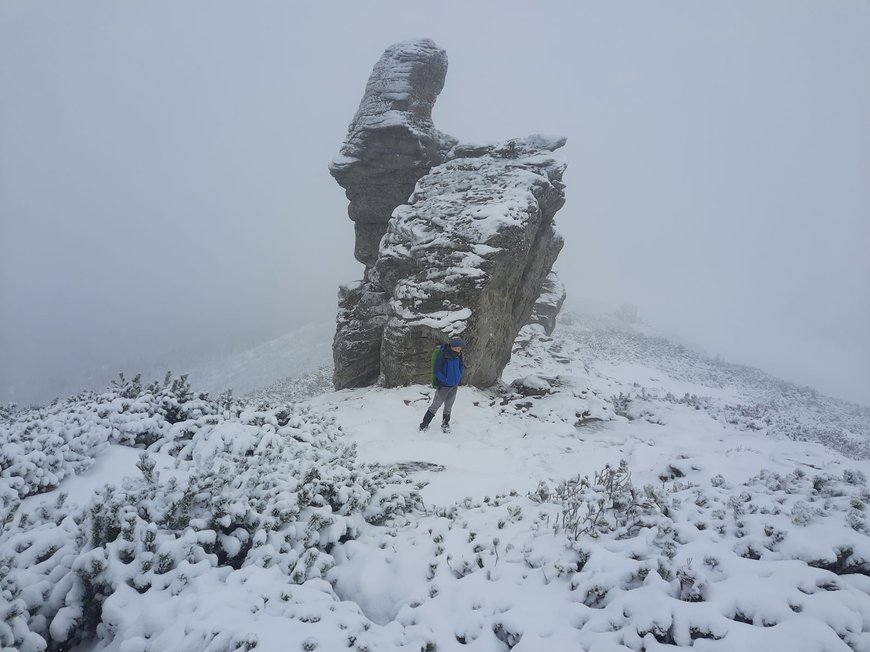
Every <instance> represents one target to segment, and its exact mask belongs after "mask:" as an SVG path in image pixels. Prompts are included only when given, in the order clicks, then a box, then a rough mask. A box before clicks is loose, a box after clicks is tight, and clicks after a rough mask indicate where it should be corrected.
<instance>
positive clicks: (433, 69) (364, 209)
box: [329, 39, 456, 267]
mask: <svg viewBox="0 0 870 652" xmlns="http://www.w3.org/2000/svg"><path fill="white" fill-rule="evenodd" d="M446 75H447V53H446V52H444V50H441V49H440V48H438V46H436V45H435V44H434V43H433V42H432V41H430V40H429V39H421V40H417V41H405V42H403V43H397V44H396V45H393V46H391V47H389V48H387V50H386V51H385V52H384V54H383V55H382V56H381V58H380V60H379V61H378V62H377V63H376V64H375V67H374V70H372V74H371V76H370V77H369V81H368V83H367V84H366V90H365V94H364V95H363V99H362V102H360V105H359V109H357V112H356V115H355V116H354V118H353V121H352V122H351V123H350V127H349V128H348V134H347V138H346V139H345V141H344V144H343V145H342V147H341V151H340V153H339V155H338V156H336V157H335V158H334V159H333V160H332V163H331V165H330V166H329V171H330V173H331V174H332V176H333V177H335V180H336V181H338V184H339V185H340V186H341V187H342V188H344V189H345V193H346V194H347V198H348V200H349V201H350V206H349V207H348V210H347V212H348V215H349V216H350V219H351V220H353V222H354V227H355V229H356V243H355V251H354V255H355V256H356V259H357V260H358V261H359V262H361V263H363V264H364V265H365V266H366V267H370V266H371V265H373V264H374V262H375V259H376V258H377V256H378V243H380V241H381V238H382V237H383V235H384V233H385V232H386V230H387V222H388V221H389V220H390V215H391V214H392V213H393V209H394V208H396V206H398V205H399V204H403V203H405V202H406V201H407V200H408V197H409V196H410V194H411V192H412V191H413V190H414V184H416V183H417V180H418V179H419V178H420V177H422V176H423V175H424V174H426V173H427V172H428V171H429V169H430V168H431V167H432V166H434V165H438V164H439V163H441V161H442V160H444V155H445V154H446V152H447V151H448V150H449V149H450V148H451V147H452V146H453V145H454V144H455V143H456V139H454V138H451V137H450V136H447V135H446V134H442V133H441V132H440V131H438V130H437V129H435V126H434V125H433V124H432V107H433V106H434V105H435V99H436V98H437V97H438V94H439V93H440V92H441V89H442V88H444V78H445V76H446Z"/></svg>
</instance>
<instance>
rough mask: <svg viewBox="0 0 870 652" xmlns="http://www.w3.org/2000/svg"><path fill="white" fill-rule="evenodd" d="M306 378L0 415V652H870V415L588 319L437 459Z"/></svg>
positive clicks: (560, 337)
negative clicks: (678, 650)
mask: <svg viewBox="0 0 870 652" xmlns="http://www.w3.org/2000/svg"><path fill="white" fill-rule="evenodd" d="M329 336H331V333H325V334H324V336H323V337H324V341H327V342H328V337H329ZM297 339H298V340H299V341H301V339H302V338H294V337H292V336H288V338H287V339H286V341H285V342H293V341H296V340H297ZM264 350H265V349H264ZM311 350H312V347H311V346H309V347H307V348H306V351H311ZM314 350H317V349H316V347H315V348H314ZM259 355H260V354H259V353H257V354H255V356H252V357H249V358H247V359H246V358H245V356H237V357H236V359H235V360H234V361H233V363H232V364H228V365H226V367H225V369H226V370H227V371H226V372H225V373H226V375H225V376H224V378H225V380H226V381H227V382H225V383H224V386H232V385H236V387H237V391H236V395H238V394H241V393H244V391H246V390H247V389H249V388H250V387H249V386H246V387H245V388H244V390H240V389H238V388H239V387H242V385H244V383H242V385H239V384H238V383H237V382H236V381H235V380H234V378H235V379H239V378H241V379H242V380H245V382H247V379H249V378H250V377H254V376H256V374H257V373H258V372H256V371H253V370H251V369H249V368H248V366H249V365H251V366H256V365H257V364H258V363H257V362H255V358H256V356H259ZM285 360H286V361H287V365H288V367H290V366H292V356H289V357H287V358H285ZM306 365H307V366H306ZM312 366H313V362H312V361H311V359H310V358H309V360H308V361H307V362H305V363H304V364H303V365H302V366H300V369H301V370H302V371H304V372H305V373H304V374H302V373H300V374H292V375H291V376H289V377H288V378H285V379H282V380H279V381H277V382H274V383H271V384H269V385H266V386H264V387H261V388H259V389H258V390H257V391H255V392H253V393H251V394H250V395H249V396H248V397H246V398H245V399H241V400H240V399H232V398H231V397H229V396H224V397H222V398H221V399H213V398H210V397H207V396H198V395H196V394H195V393H194V392H193V391H192V390H191V389H190V388H189V386H187V385H186V383H185V382H184V381H179V380H175V381H170V382H164V383H163V384H162V385H161V384H160V383H155V384H153V385H151V386H143V385H141V384H136V383H130V382H127V383H126V384H119V385H118V386H117V387H115V388H113V389H112V390H109V391H108V392H106V393H104V394H102V395H83V396H80V397H76V398H73V399H69V400H67V401H61V402H58V403H56V404H55V405H53V406H48V407H45V408H41V409H38V410H15V409H8V408H4V410H3V412H2V414H0V417H2V419H0V437H2V438H3V452H2V456H3V459H2V461H3V465H2V472H0V501H2V502H0V508H2V511H0V517H2V516H3V515H4V514H6V515H8V520H6V521H5V526H4V530H3V532H2V534H0V591H2V593H0V644H2V645H3V646H5V648H4V649H20V650H40V649H64V648H65V646H66V647H67V648H68V647H78V649H79V650H81V651H82V652H84V651H86V650H119V651H124V652H132V651H134V650H191V651H192V650H210V651H218V650H242V649H256V650H297V649H298V650H339V649H355V650H372V651H375V650H429V651H431V650H439V651H444V650H480V651H490V650H491V651H501V650H508V649H513V650H516V651H518V652H522V651H524V650H525V651H529V650H533V651H537V650H557V651H558V650H579V649H582V650H596V651H597V650H601V651H609V650H635V651H638V650H647V651H652V650H666V649H673V648H674V647H691V648H694V649H698V650H722V651H726V650H727V651H731V650H761V649H766V650H771V651H776V650H789V651H794V650H807V651H810V650H812V651H819V650H831V651H835V650H870V577H868V576H870V539H868V527H867V524H866V511H867V504H868V502H870V488H868V486H867V482H866V477H867V475H868V474H870V461H868V457H870V408H867V407H862V406H857V405H854V404H849V403H844V402H841V401H837V400H834V399H831V398H828V397H825V396H822V395H819V394H818V393H816V392H814V391H813V390H811V389H809V388H801V387H796V386H794V385H791V384H789V383H784V382H782V381H778V380H776V379H774V378H771V377H769V376H767V375H765V374H763V373H762V372H760V371H758V370H755V369H751V368H747V367H739V366H735V365H728V364H725V363H722V362H718V361H715V360H712V359H710V358H707V357H705V356H703V355H701V354H698V353H696V352H694V351H692V350H691V349H688V348H686V347H684V346H680V345H677V344H673V343H671V342H669V341H667V340H665V339H663V338H660V337H657V336H655V334H653V333H651V332H650V331H649V329H648V328H646V327H643V326H639V325H629V324H626V323H623V322H620V321H619V320H618V319H613V318H609V317H592V316H588V315H587V316H577V315H573V316H571V315H568V316H565V317H564V318H563V319H562V320H561V322H560V325H559V328H558V329H557V331H556V333H555V334H554V336H553V337H546V336H544V335H543V334H542V331H540V330H538V329H537V328H536V327H531V328H527V329H525V330H524V331H523V333H522V334H521V337H520V338H519V339H518V341H517V344H516V347H515V352H514V356H513V359H512V361H511V364H510V365H509V367H508V368H507V369H506V371H505V374H504V381H505V385H504V386H502V387H500V388H494V389H492V390H486V391H482V390H477V389H474V388H469V387H463V388H461V389H460V391H459V396H458V399H457V402H456V405H455V407H454V412H453V419H452V423H451V425H452V430H451V432H450V433H449V434H443V433H442V432H441V431H440V429H439V428H438V427H437V425H438V420H436V421H435V422H433V425H432V427H431V428H430V430H429V431H428V432H419V431H418V429H417V424H418V423H419V422H420V419H421V417H422V415H423V412H424V411H425V409H426V407H427V406H428V403H429V401H430V400H431V397H432V391H433V390H432V389H431V388H428V387H424V386H412V387H405V388H399V389H389V390H388V389H384V388H378V387H374V388H365V389H352V390H344V391H340V392H333V391H326V389H325V387H326V385H327V382H328V377H329V370H328V369H324V368H319V369H317V370H315V371H313V372H312V371H311V367H312ZM302 367H305V368H304V369H302ZM309 372H310V373H309ZM220 374H221V371H220V366H219V365H216V366H214V367H213V372H212V373H211V375H210V376H209V386H210V387H216V386H218V387H219V386H221V385H219V383H220V380H221V375H220ZM269 375H270V376H271V378H269V381H271V380H273V379H274V377H275V372H274V371H270V372H269ZM239 382H241V381H239ZM133 446H137V447H138V448H139V449H140V450H136V449H135V448H133ZM141 449H147V454H145V455H140V454H141V453H142V450H141ZM137 467H138V468H137ZM125 476H130V478H129V479H127V480H123V478H124V477H125ZM107 482H109V483H111V484H112V486H111V488H108V489H107V488H104V487H103V485H104V483H107ZM95 492H96V493H95ZM62 494H63V495H65V498H64V499H63V500H61V495H62ZM40 505H42V506H40Z"/></svg>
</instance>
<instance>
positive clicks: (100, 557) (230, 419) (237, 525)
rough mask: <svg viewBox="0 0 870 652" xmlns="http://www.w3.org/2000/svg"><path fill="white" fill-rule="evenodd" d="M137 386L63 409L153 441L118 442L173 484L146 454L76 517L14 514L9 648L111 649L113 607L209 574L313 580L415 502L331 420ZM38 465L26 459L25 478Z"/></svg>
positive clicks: (175, 386) (56, 510)
mask: <svg viewBox="0 0 870 652" xmlns="http://www.w3.org/2000/svg"><path fill="white" fill-rule="evenodd" d="M135 382H136V381H134V383H133V384H132V385H125V386H122V387H118V388H116V391H114V392H111V393H109V394H107V395H102V396H100V397H96V398H93V399H90V400H88V401H84V402H81V403H77V404H73V405H70V406H69V407H70V408H71V409H70V415H81V414H86V415H91V416H94V415H95V420H94V421H91V422H89V423H96V424H103V425H105V423H106V422H108V423H111V424H112V428H105V429H104V430H103V431H102V433H103V435H104V434H105V433H107V432H110V431H111V432H117V431H123V432H125V433H127V434H128V435H132V434H133V432H134V430H133V429H131V427H130V426H131V425H133V424H136V423H139V424H141V425H143V428H144V429H142V430H140V431H139V434H143V433H151V434H146V436H145V437H144V438H139V437H126V436H125V437H121V438H120V439H121V440H122V441H124V442H127V443H133V442H135V443H138V444H139V445H143V444H146V443H149V442H150V447H151V449H152V450H154V451H155V452H160V453H165V452H169V453H172V454H174V455H176V457H177V459H178V464H179V465H180V469H179V471H180V473H181V479H179V478H176V477H175V476H173V477H169V478H168V479H164V478H161V477H160V474H159V473H158V472H157V470H156V465H155V463H154V460H153V459H152V458H151V457H150V455H149V454H148V453H147V452H145V451H143V452H142V453H141V455H140V459H139V463H138V468H139V471H140V473H141V477H140V478H134V479H129V478H128V479H127V480H126V481H125V482H124V484H123V486H122V487H120V488H118V487H113V486H106V487H105V488H103V489H102V491H101V492H100V493H99V495H98V496H97V497H96V498H94V499H93V500H92V501H91V502H90V504H89V505H88V506H87V507H86V508H84V509H78V510H76V511H70V510H69V509H67V508H65V507H64V504H63V502H62V501H61V502H59V503H58V504H57V505H56V506H55V507H53V508H50V509H49V508H45V507H43V508H40V509H39V510H37V512H35V513H30V512H24V513H21V514H20V515H17V522H16V523H15V527H14V528H9V531H8V532H5V533H3V534H2V535H0V591H2V596H3V598H4V600H3V604H5V605H8V606H7V607H5V608H4V611H3V612H2V614H0V615H2V622H0V642H2V643H3V645H5V646H7V647H14V648H16V649H33V650H41V649H45V648H46V645H48V646H49V647H50V648H51V649H54V648H63V647H67V646H71V645H74V644H76V643H78V642H80V641H82V640H85V639H88V638H92V637H94V636H99V637H100V638H102V639H103V640H111V639H112V637H113V636H114V632H115V630H116V628H117V627H121V626H122V625H123V623H122V622H119V620H118V615H117V614H118V611H117V608H116V607H112V605H113V604H114V603H115V601H117V600H122V596H123V595H125V592H126V591H133V592H135V593H136V594H140V595H142V594H150V593H153V592H166V595H167V596H174V595H180V594H181V593H183V592H184V591H185V590H186V587H187V586H188V585H189V583H190V582H191V581H192V580H193V579H194V578H196V577H199V576H200V575H202V574H203V573H205V572H206V571H207V570H208V569H213V572H216V573H218V576H219V577H226V576H227V575H226V573H231V572H233V571H234V570H239V569H244V568H247V567H251V566H254V567H259V568H263V569H271V570H272V572H278V573H280V575H281V576H283V577H284V580H283V581H284V583H294V584H302V583H305V582H307V581H309V580H312V579H316V578H321V577H323V576H324V574H325V573H326V571H327V570H328V569H329V568H330V567H331V566H332V565H333V563H334V561H333V558H332V556H331V555H330V551H331V550H332V549H333V548H334V546H336V545H339V544H342V543H345V542H347V541H349V540H352V539H354V538H355V537H357V536H358V535H359V533H360V531H361V530H362V529H363V528H365V527H369V526H372V525H373V524H384V523H389V522H393V521H395V520H396V519H400V518H402V517H403V515H404V514H406V513H407V512H408V511H409V510H412V509H415V508H417V507H418V506H419V505H420V497H419V494H418V486H417V485H416V484H414V483H412V482H411V481H410V480H409V479H407V477H405V476H404V475H403V474H402V473H400V472H397V471H394V470H391V469H390V468H384V467H377V466H367V465H362V464H359V463H358V462H357V461H356V449H355V448H354V447H353V446H348V445H346V444H343V443H342V442H341V441H340V432H339V430H338V429H337V427H336V426H335V424H334V422H333V421H332V419H331V418H330V417H328V416H324V415H320V414H316V413H313V412H311V411H310V410H308V409H305V408H299V407H296V406H283V407H277V408H270V409H258V408H254V409H244V410H242V409H240V410H235V409H229V410H227V409H225V406H220V405H217V404H216V403H214V402H211V401H209V400H208V399H207V397H198V398H193V397H192V394H190V393H189V392H188V391H187V386H186V381H184V380H183V378H182V379H179V381H178V382H174V383H166V384H165V385H164V386H163V387H160V388H158V387H156V386H153V387H151V389H148V388H139V387H137V386H136V385H135ZM155 389H156V390H157V391H156V393H155V392H154V391H152V390H155ZM164 389H165V390H166V391H165V392H164V391H163V390H164ZM106 399H109V400H106ZM260 407H262V406H260ZM133 415H139V416H133ZM55 416H57V418H58V420H59V422H60V423H65V422H67V421H65V420H64V419H63V418H62V417H61V416H60V415H55ZM71 418H72V417H68V420H69V419H71ZM28 419H29V420H30V421H29V422H30V423H32V424H35V426H36V428H35V429H38V428H40V426H39V424H38V423H37V421H36V420H35V419H33V418H32V415H30V416H29V417H28ZM173 419H179V420H176V421H175V422H174V423H172V424H170V420H173ZM51 423H55V421H51ZM167 424H168V425H167ZM179 425H180V426H181V427H180V428H176V426H179ZM41 427H42V430H41V432H52V428H53V427H54V426H50V427H45V426H41ZM15 429H16V426H15V425H14V424H13V430H15ZM112 429H114V430H112ZM31 432H33V430H31ZM155 432H159V433H162V434H161V436H160V437H159V438H157V439H153V440H152V435H153V434H154V433H155ZM113 438H114V437H113ZM74 441H75V440H74ZM105 442H106V439H105V438H103V444H105ZM35 449H36V448H35V447H34V450H35ZM43 459H44V458H40V457H38V456H33V455H31V456H30V458H29V459H28V463H29V464H31V465H32V467H33V469H34V475H35V477H40V476H39V474H38V473H37V471H38V470H39V467H38V464H37V462H39V461H42V460H43ZM185 476H186V477H185ZM20 477H21V476H19V478H20ZM40 486H47V485H40ZM16 499H17V497H16ZM107 600H108V601H109V603H108V606H109V608H108V610H107V609H106V608H104V607H105V606H106V604H105V603H106V601H107ZM122 620H123V619H122ZM231 639H232V637H229V638H228V639H227V645H229V644H230V641H231ZM27 646H29V648H27ZM209 649H212V648H209ZM214 649H218V648H217V647H215V648H214ZM221 649H223V648H221ZM226 649H228V650H229V649H232V648H231V647H227V648H226Z"/></svg>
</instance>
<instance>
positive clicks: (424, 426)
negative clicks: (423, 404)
mask: <svg viewBox="0 0 870 652" xmlns="http://www.w3.org/2000/svg"><path fill="white" fill-rule="evenodd" d="M434 418H435V415H434V414H433V413H432V412H430V411H429V410H426V414H424V415H423V422H422V423H421V424H420V431H421V432H422V431H424V430H427V429H428V428H429V424H430V423H432V419H434Z"/></svg>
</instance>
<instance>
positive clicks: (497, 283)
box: [330, 39, 565, 389]
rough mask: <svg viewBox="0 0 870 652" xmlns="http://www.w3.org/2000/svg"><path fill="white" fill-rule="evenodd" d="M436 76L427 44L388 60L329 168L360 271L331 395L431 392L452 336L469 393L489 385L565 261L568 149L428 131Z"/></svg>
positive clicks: (407, 45) (442, 67)
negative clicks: (562, 214)
mask: <svg viewBox="0 0 870 652" xmlns="http://www.w3.org/2000/svg"><path fill="white" fill-rule="evenodd" d="M446 68H447V59H446V54H445V53H444V51H443V50H440V49H439V48H438V47H437V46H435V44H434V43H432V41H430V40H428V39H423V40H419V41H406V42H404V43H399V44H397V45H394V46H391V47H390V48H388V49H387V51H386V52H385V53H384V55H383V56H382V57H381V59H380V60H379V61H378V63H377V64H376V66H375V68H374V70H373V72H372V75H371V77H370V78H369V82H368V84H367V86H366V94H365V96H364V97H363V100H362V102H361V104H360V108H359V110H358V111H357V114H356V116H355V117H354V120H353V121H352V122H351V125H350V129H349V132H348V136H347V138H346V140H345V143H344V145H343V146H342V148H341V152H340V154H339V156H337V157H336V158H335V159H334V160H333V162H332V165H331V166H330V172H331V173H332V175H333V176H334V177H335V178H336V180H337V181H338V182H339V184H340V185H341V186H342V187H343V188H345V190H346V193H347V197H348V199H349V200H350V206H349V208H348V214H349V216H350V217H351V219H352V220H353V221H354V222H355V227H356V234H357V238H356V244H355V255H356V257H357V260H359V261H360V262H362V263H363V264H364V265H365V266H366V267H365V273H364V278H363V280H362V281H361V282H359V283H357V284H355V285H353V286H350V287H344V288H342V290H341V292H340V295H339V314H338V319H337V330H336V336H335V340H334V344H333V355H334V359H335V375H334V381H335V385H336V388H338V389H341V388H344V387H355V386H362V385H367V384H371V383H373V382H375V381H376V380H378V379H380V380H381V381H382V382H383V383H384V384H385V385H387V386H396V385H404V384H408V383H425V382H428V378H429V359H430V357H429V354H430V352H431V350H432V347H433V345H434V344H437V343H440V342H442V341H444V340H445V339H447V338H448V337H451V336H461V337H463V338H464V339H465V340H466V342H467V345H468V346H467V348H466V353H465V358H466V369H467V373H466V382H467V383H469V384H473V385H477V386H480V387H486V386H489V385H492V384H494V383H495V382H497V381H498V380H499V378H500V376H501V372H502V370H503V369H504V367H505V365H506V364H507V362H508V360H509V359H510V352H511V345H512V343H513V341H514V339H515V338H516V335H517V333H518V332H519V329H520V328H522V326H524V325H525V324H526V323H528V322H529V320H530V319H531V317H532V312H533V309H534V307H535V304H536V302H538V301H539V299H540V298H541V290H542V287H543V285H544V283H545V281H546V279H547V277H548V275H549V274H550V273H551V268H552V265H553V262H554V261H555V260H556V257H557V256H558V254H559V251H560V250H561V248H562V239H561V237H560V236H559V235H558V234H557V233H556V231H555V229H554V226H553V217H554V215H555V213H556V211H558V210H559V208H561V207H562V205H563V204H564V202H565V194H564V185H563V183H562V173H563V171H564V169H565V162H564V161H563V160H562V159H561V157H560V156H559V155H558V154H557V153H555V152H556V150H557V149H559V148H560V147H562V145H564V143H565V139H564V138H552V137H545V136H540V135H535V136H530V137H527V138H518V139H513V140H508V141H506V142H503V143H495V144H462V145H460V144H456V141H455V139H453V138H451V137H450V136H446V135H445V134H442V133H441V132H439V131H438V130H436V129H435V127H434V125H433V124H432V119H431V111H432V106H433V104H434V101H435V98H436V97H437V95H438V93H439V92H440V91H441V89H442V87H443V85H444V77H445V74H446Z"/></svg>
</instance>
